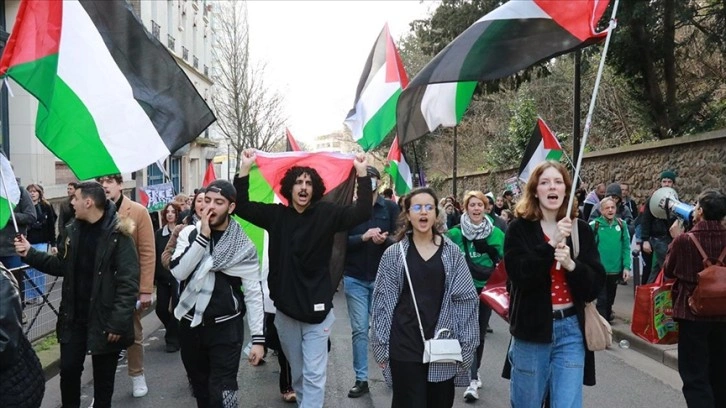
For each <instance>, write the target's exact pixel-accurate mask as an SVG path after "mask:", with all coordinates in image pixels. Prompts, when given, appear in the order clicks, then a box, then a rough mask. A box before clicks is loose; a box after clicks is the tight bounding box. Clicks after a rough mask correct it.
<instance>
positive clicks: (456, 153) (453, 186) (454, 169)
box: [451, 125, 458, 201]
mask: <svg viewBox="0 0 726 408" xmlns="http://www.w3.org/2000/svg"><path fill="white" fill-rule="evenodd" d="M456 128H457V126H456V125H454V168H453V170H452V173H451V181H452V183H451V185H452V188H451V194H452V195H453V196H454V200H455V201H456V200H457V195H456V170H457V169H456V164H457V163H456V161H457V160H456V156H457V155H458V152H457V150H458V148H457V143H456V136H457V135H456Z"/></svg>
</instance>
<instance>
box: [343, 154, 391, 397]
mask: <svg viewBox="0 0 726 408" xmlns="http://www.w3.org/2000/svg"><path fill="white" fill-rule="evenodd" d="M367 171H368V175H369V176H370V177H371V188H372V190H373V214H372V216H371V217H370V219H369V220H368V221H366V222H364V223H362V224H360V225H357V226H356V227H354V228H353V229H351V230H350V231H348V250H347V253H346V256H345V272H344V274H345V275H344V277H343V283H344V285H345V299H346V301H347V303H348V316H349V317H350V326H351V329H352V331H353V370H354V371H355V385H354V386H353V388H351V389H350V391H348V397H349V398H358V397H360V396H361V395H363V394H365V393H367V392H368V319H369V316H370V313H371V300H372V297H373V285H374V282H375V280H376V273H377V272H378V263H379V262H380V261H381V257H382V256H383V252H384V251H385V250H386V248H388V247H389V246H390V245H391V244H392V243H393V242H394V240H393V239H392V235H393V233H394V232H395V230H396V222H397V219H398V214H399V212H400V210H399V209H398V205H396V203H394V202H393V201H390V200H386V199H384V198H383V197H380V196H379V195H378V191H377V188H378V182H379V181H380V180H381V174H380V173H379V172H378V170H377V169H376V168H375V167H373V166H368V169H367Z"/></svg>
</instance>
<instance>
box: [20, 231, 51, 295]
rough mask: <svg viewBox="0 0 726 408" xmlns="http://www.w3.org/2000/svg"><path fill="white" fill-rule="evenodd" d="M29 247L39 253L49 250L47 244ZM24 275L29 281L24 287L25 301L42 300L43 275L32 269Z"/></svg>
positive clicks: (43, 289)
mask: <svg viewBox="0 0 726 408" xmlns="http://www.w3.org/2000/svg"><path fill="white" fill-rule="evenodd" d="M31 246H32V247H33V248H34V249H36V250H37V251H40V252H48V251H49V250H50V244H48V243H47V242H45V243H40V244H31ZM25 273H26V275H27V276H28V280H29V282H27V285H25V300H26V301H27V300H34V299H39V300H40V299H42V297H43V294H44V293H45V274H44V273H43V272H41V271H39V270H37V269H33V268H28V269H26V270H25ZM31 282H32V283H31ZM36 288H37V290H36ZM38 291H40V293H38Z"/></svg>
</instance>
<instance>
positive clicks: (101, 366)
mask: <svg viewBox="0 0 726 408" xmlns="http://www.w3.org/2000/svg"><path fill="white" fill-rule="evenodd" d="M72 204H73V208H74V209H75V212H76V218H75V220H74V221H73V222H72V223H71V224H70V225H69V226H68V228H67V230H66V233H67V235H66V236H67V238H66V240H65V242H63V243H62V244H61V245H60V248H59V249H58V253H57V254H55V255H51V254H47V253H45V252H40V251H36V250H35V249H33V248H32V247H31V246H30V243H29V242H28V241H27V240H26V239H25V237H24V236H20V237H19V238H17V239H16V241H15V250H16V252H17V253H18V254H19V255H20V256H22V257H24V261H25V262H26V263H27V264H29V265H30V266H32V267H33V268H35V269H37V270H39V271H41V272H44V273H47V274H49V275H53V276H63V278H64V279H63V292H62V296H61V306H60V310H61V313H60V316H59V317H58V325H57V332H56V335H57V337H58V342H59V343H60V353H61V363H60V376H61V381H60V387H61V398H62V400H63V406H64V407H78V406H79V405H80V403H81V372H82V371H83V362H84V360H85V358H86V354H91V358H92V359H93V387H94V392H93V394H94V398H95V405H94V406H95V407H96V408H101V407H104V408H105V407H110V406H111V396H112V395H113V386H114V379H115V377H116V366H117V365H118V354H119V352H120V351H121V350H122V349H124V348H126V347H128V346H129V345H130V344H131V343H133V341H134V325H133V312H134V306H135V304H136V294H137V293H138V291H139V259H138V256H137V255H136V247H135V246H134V241H133V239H132V238H131V236H130V228H131V226H130V224H129V223H126V222H121V221H119V218H118V216H117V215H116V207H115V206H114V204H113V203H112V202H110V201H108V200H106V194H105V192H104V190H103V187H102V186H101V185H100V184H99V183H96V182H95V181H89V182H85V183H80V184H79V185H78V188H77V189H76V191H75V193H74V197H73V201H72Z"/></svg>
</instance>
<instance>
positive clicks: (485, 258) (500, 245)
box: [446, 216, 504, 290]
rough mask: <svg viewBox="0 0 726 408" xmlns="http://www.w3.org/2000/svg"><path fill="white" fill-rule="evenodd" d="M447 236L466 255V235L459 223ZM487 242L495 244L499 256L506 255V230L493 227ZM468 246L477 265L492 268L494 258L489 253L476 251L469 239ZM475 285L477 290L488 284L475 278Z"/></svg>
mask: <svg viewBox="0 0 726 408" xmlns="http://www.w3.org/2000/svg"><path fill="white" fill-rule="evenodd" d="M487 217H488V218H489V222H492V226H493V225H494V223H493V220H492V219H491V217H489V216H487ZM446 234H447V236H448V237H449V239H451V241H453V242H454V243H455V244H456V245H457V246H458V247H459V250H460V251H461V253H462V254H464V255H465V256H466V252H465V251H464V236H463V235H462V233H461V226H460V225H457V226H455V227H453V228H451V229H450V230H449V231H448V232H447V233H446ZM486 241H487V244H489V245H490V246H493V247H494V248H496V250H497V253H498V254H499V258H500V259H501V258H503V257H504V232H502V230H500V229H499V228H497V227H494V226H493V228H492V232H491V234H489V236H488V237H487V238H486ZM468 247H469V257H471V261H472V262H473V263H475V264H476V265H479V266H481V267H484V268H491V267H494V266H495V265H494V262H492V259H491V258H490V257H489V255H487V254H480V253H479V252H477V251H476V248H474V244H473V243H472V242H471V241H468ZM472 279H473V280H474V286H475V287H476V288H477V290H479V289H481V288H483V287H484V285H486V283H487V282H486V281H484V280H477V279H474V278H472Z"/></svg>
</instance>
